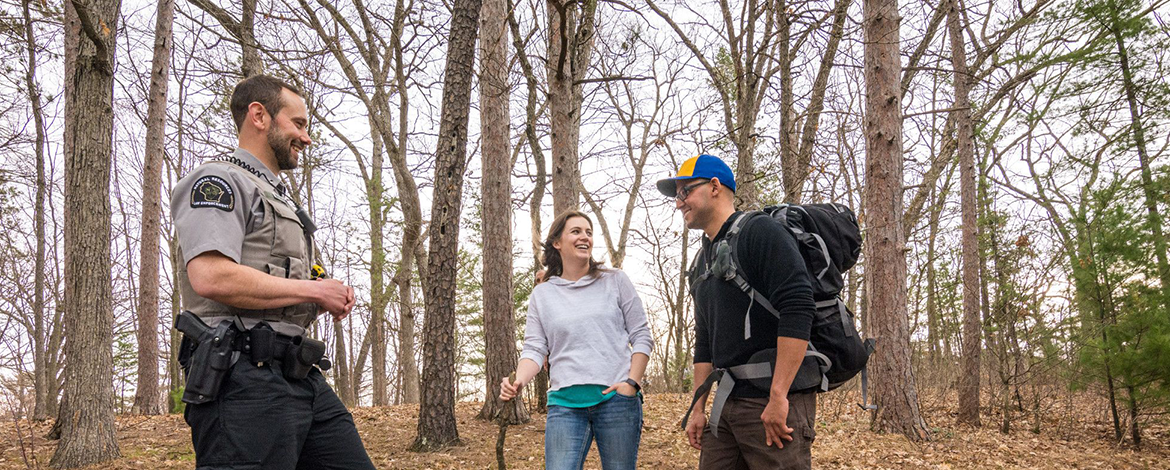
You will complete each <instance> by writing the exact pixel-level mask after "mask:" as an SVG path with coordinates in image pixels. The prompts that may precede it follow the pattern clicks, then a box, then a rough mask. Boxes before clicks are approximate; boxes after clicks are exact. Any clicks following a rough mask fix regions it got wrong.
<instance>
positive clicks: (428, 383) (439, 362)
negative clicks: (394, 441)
mask: <svg viewBox="0 0 1170 470" xmlns="http://www.w3.org/2000/svg"><path fill="white" fill-rule="evenodd" d="M481 5H482V0H456V1H455V3H454V5H453V7H452V10H451V33H450V36H449V37H450V42H449V43H448V45H447V66H446V73H445V74H444V79H443V105H442V110H441V111H440V113H441V114H440V116H441V118H440V123H439V143H438V149H437V150H436V152H435V153H436V155H435V191H434V204H433V205H432V206H431V228H430V237H431V238H430V248H429V254H428V255H427V259H428V263H427V282H426V286H425V288H426V291H427V295H426V317H425V318H424V319H423V335H424V342H423V374H422V381H421V383H420V385H421V387H422V392H423V393H422V395H421V401H420V406H419V417H418V437H417V438H416V439H415V441H414V444H413V445H412V446H411V447H412V448H413V449H415V450H428V451H429V450H437V449H441V448H444V447H446V446H448V445H452V444H456V443H458V442H459V431H458V429H456V423H455V356H456V351H455V348H456V344H455V277H456V275H457V274H458V270H459V266H458V263H459V222H460V220H459V214H460V211H461V209H462V203H463V199H462V197H463V171H464V170H465V168H466V166H467V158H466V155H467V120H468V114H470V111H471V78H472V75H473V73H474V70H475V39H476V35H477V32H478V29H479V11H480V6H481Z"/></svg>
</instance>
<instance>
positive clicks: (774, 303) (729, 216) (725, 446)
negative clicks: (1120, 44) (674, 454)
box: [657, 155, 823, 470]
mask: <svg viewBox="0 0 1170 470" xmlns="http://www.w3.org/2000/svg"><path fill="white" fill-rule="evenodd" d="M657 186H658V190H659V191H660V192H662V193H663V194H664V195H666V196H668V197H673V198H674V199H675V208H677V209H678V210H679V211H680V212H682V215H683V220H684V221H685V222H686V226H687V228H688V229H698V230H702V231H703V232H704V235H705V236H704V237H703V242H702V244H703V248H702V251H701V252H700V253H699V255H698V257H697V259H696V260H695V262H694V264H693V266H692V267H691V269H690V283H691V286H690V288H691V294H692V295H693V296H694V303H695V351H694V381H695V385H696V391H695V400H694V402H693V403H692V406H691V408H690V410H688V412H687V414H688V416H689V417H690V419H689V421H688V420H687V418H686V417H684V419H683V422H684V426H685V429H686V432H687V438H688V440H689V441H690V444H691V446H693V447H695V448H696V449H699V450H700V454H699V468H700V470H706V469H719V470H727V469H741V468H742V469H802V468H803V469H807V468H811V466H812V455H811V446H812V442H813V439H814V437H815V432H814V422H815V417H816V393H815V391H816V388H815V387H814V388H812V389H804V390H800V389H797V388H795V387H793V380H794V379H796V378H797V375H798V374H797V373H798V371H799V370H801V364H802V363H804V362H806V359H805V358H806V355H807V354H808V353H807V352H806V351H809V348H808V344H809V339H810V330H811V329H812V324H813V319H814V315H815V313H816V309H817V306H816V303H815V302H814V299H813V288H812V286H811V282H810V276H809V272H808V270H807V268H806V265H805V262H804V260H803V259H802V254H801V251H800V249H799V247H798V243H797V240H796V239H795V238H794V235H793V233H792V232H790V231H789V230H788V229H786V228H785V227H784V226H783V225H781V223H780V222H778V221H777V220H775V219H773V218H772V217H756V215H757V214H758V213H744V212H737V211H736V210H735V207H734V197H735V194H734V193H735V177H734V175H733V173H732V171H731V169H730V168H729V167H728V166H727V164H725V163H724V162H723V161H722V160H720V159H719V158H716V157H713V156H710V155H699V156H697V157H693V158H691V159H689V160H687V161H686V162H684V163H683V164H682V166H681V167H680V168H679V171H678V173H677V175H676V176H674V177H672V178H666V179H662V180H659V181H658V184H657ZM729 242H730V243H729ZM732 245H733V246H732ZM737 253H738V254H737ZM822 372H823V370H822ZM716 381H717V382H719V387H718V389H717V393H716V397H715V402H714V404H713V405H712V409H711V420H710V421H711V423H710V425H709V426H708V420H707V418H706V416H705V414H704V409H705V407H706V403H707V394H708V391H709V390H710V388H711V386H712V384H713V383H714V382H716Z"/></svg>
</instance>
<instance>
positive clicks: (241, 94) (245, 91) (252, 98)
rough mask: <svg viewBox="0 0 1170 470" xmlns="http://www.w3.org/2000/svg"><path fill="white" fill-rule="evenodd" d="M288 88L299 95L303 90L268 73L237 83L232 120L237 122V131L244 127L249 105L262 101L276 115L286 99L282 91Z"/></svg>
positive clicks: (233, 98) (233, 94)
mask: <svg viewBox="0 0 1170 470" xmlns="http://www.w3.org/2000/svg"><path fill="white" fill-rule="evenodd" d="M285 89H287V90H288V91H291V92H293V93H296V95H297V96H303V95H301V90H299V89H298V88H297V87H294V86H292V85H289V84H288V83H287V82H285V81H284V80H281V79H279V78H275V77H270V76H268V75H253V76H251V77H248V78H246V79H244V81H242V82H240V83H238V84H236V89H235V90H233V91H232V102H231V110H232V120H233V121H235V122H236V132H239V131H240V129H242V128H243V127H244V116H247V114H248V106H250V105H251V104H252V103H260V104H261V105H262V106H264V109H265V110H267V111H268V115H269V116H272V117H275V116H276V115H277V114H278V113H280V109H281V108H283V107H284V100H282V99H280V91H281V90H285Z"/></svg>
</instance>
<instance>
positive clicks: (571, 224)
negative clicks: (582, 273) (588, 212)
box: [553, 217, 593, 263]
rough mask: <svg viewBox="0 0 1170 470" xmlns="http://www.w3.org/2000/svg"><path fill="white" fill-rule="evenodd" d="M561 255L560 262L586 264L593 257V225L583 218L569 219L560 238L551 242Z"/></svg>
mask: <svg viewBox="0 0 1170 470" xmlns="http://www.w3.org/2000/svg"><path fill="white" fill-rule="evenodd" d="M553 248H556V250H557V251H558V252H560V254H561V261H562V262H564V263H569V262H572V261H576V262H581V261H585V262H588V261H589V260H590V259H592V256H593V225H592V224H590V223H589V219H586V218H584V217H570V218H569V220H567V221H565V229H564V230H563V231H562V232H561V237H560V238H559V239H557V240H556V241H554V242H553Z"/></svg>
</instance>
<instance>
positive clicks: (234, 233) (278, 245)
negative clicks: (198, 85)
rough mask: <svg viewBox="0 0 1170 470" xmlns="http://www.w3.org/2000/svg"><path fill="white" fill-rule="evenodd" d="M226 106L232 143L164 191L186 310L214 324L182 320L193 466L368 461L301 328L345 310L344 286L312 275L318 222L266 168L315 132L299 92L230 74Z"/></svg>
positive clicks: (291, 159) (272, 168)
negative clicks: (168, 195)
mask: <svg viewBox="0 0 1170 470" xmlns="http://www.w3.org/2000/svg"><path fill="white" fill-rule="evenodd" d="M231 112H232V118H233V119H234V120H235V124H236V129H237V130H238V131H239V147H238V148H237V149H236V151H235V152H234V153H233V154H232V155H231V156H230V157H222V158H220V159H216V160H214V161H209V162H206V163H204V164H202V165H200V166H199V167H197V168H195V170H194V171H192V172H191V173H190V174H188V175H187V176H186V177H184V178H183V179H182V180H180V181H179V182H178V184H176V186H175V192H174V196H173V197H172V199H171V214H172V216H173V217H174V220H175V229H176V232H177V233H178V237H179V246H180V250H181V258H182V260H183V265H181V266H180V270H179V284H180V288H181V289H182V299H183V307H184V310H186V311H189V312H191V313H193V314H194V315H195V316H196V317H198V319H199V320H202V322H198V321H196V322H194V323H196V324H200V323H201V325H200V327H201V328H202V324H205V325H206V327H207V328H210V329H214V330H215V331H214V334H212V333H208V334H206V335H201V334H198V333H195V332H192V331H191V328H187V330H184V336H185V339H184V348H185V351H184V354H183V356H185V360H186V361H185V364H184V367H185V369H186V370H187V371H188V379H187V380H188V384H187V395H185V396H184V401H186V402H188V405H187V410H186V415H185V417H186V420H187V423H188V424H189V425H190V426H191V440H192V441H193V443H194V447H195V459H196V466H197V468H199V469H228V468H232V469H234V468H249V469H251V468H264V469H294V468H296V469H306V468H330V469H333V468H336V469H342V468H344V469H354V468H360V469H366V468H373V465H372V463H371V462H370V458H369V456H368V455H367V454H366V451H365V448H364V447H363V445H362V442H361V438H360V437H359V436H358V433H357V429H356V428H355V427H354V423H353V416H352V415H351V414H350V413H349V411H348V410H346V408H345V405H343V404H342V403H341V401H340V400H339V399H338V398H337V395H336V394H335V393H334V392H333V390H332V389H331V388H330V387H329V385H328V384H327V383H326V382H325V378H324V377H323V376H322V375H321V372H320V371H318V370H317V366H318V365H319V366H321V367H324V368H327V362H325V361H323V360H322V354H323V353H324V346H323V343H321V342H320V341H317V340H313V339H311V338H308V337H307V335H306V330H305V329H306V328H307V327H309V325H311V324H312V323H313V321H314V320H315V319H316V317H317V315H318V314H319V313H322V312H329V313H330V314H331V315H332V317H333V319H334V320H335V321H337V320H341V319H343V318H345V317H346V315H349V312H350V310H351V309H352V308H353V305H354V294H353V288H352V287H349V286H347V285H345V284H343V283H342V282H340V281H337V280H335V279H323V278H319V279H313V277H315V276H312V275H311V270H312V268H313V266H314V257H313V238H312V232H313V230H315V227H314V226H313V223H312V220H310V219H309V218H308V216H307V214H306V213H305V212H304V211H303V210H301V209H300V208H299V207H298V206H297V204H296V203H295V202H293V201H292V200H291V199H290V198H289V196H288V194H287V191H286V189H285V188H284V186H283V185H282V184H281V183H280V180H279V178H278V177H277V176H276V175H277V172H278V171H280V170H289V169H293V168H295V167H296V166H297V157H298V155H299V153H300V151H302V150H304V148H305V147H306V146H308V145H309V144H311V143H312V141H311V140H310V138H309V134H308V129H307V126H308V115H307V111H306V107H305V100H304V99H303V98H302V97H301V96H300V91H298V90H297V89H296V88H294V87H292V86H290V85H289V84H287V83H284V82H282V81H280V80H278V79H275V78H272V77H268V76H264V75H258V76H254V77H251V78H248V79H246V80H244V81H242V82H240V83H239V85H237V86H236V89H235V91H234V92H233V93H232V99H231ZM187 318H190V317H187ZM190 324H191V322H190V321H188V323H187V325H190ZM205 331H211V330H205ZM213 336H214V337H213ZM201 339H203V340H204V341H203V342H200V340H201ZM221 340H222V341H221ZM203 348H206V350H205V351H202V352H201V351H199V349H203ZM216 358H218V360H219V362H216V361H217V359H216ZM208 363H211V364H208ZM208 377H213V378H214V379H215V380H212V381H209V379H208ZM196 381H198V383H194V382H196ZM208 383H212V384H213V385H212V386H210V387H209V386H207V384H208ZM193 389H198V392H194V391H193Z"/></svg>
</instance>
